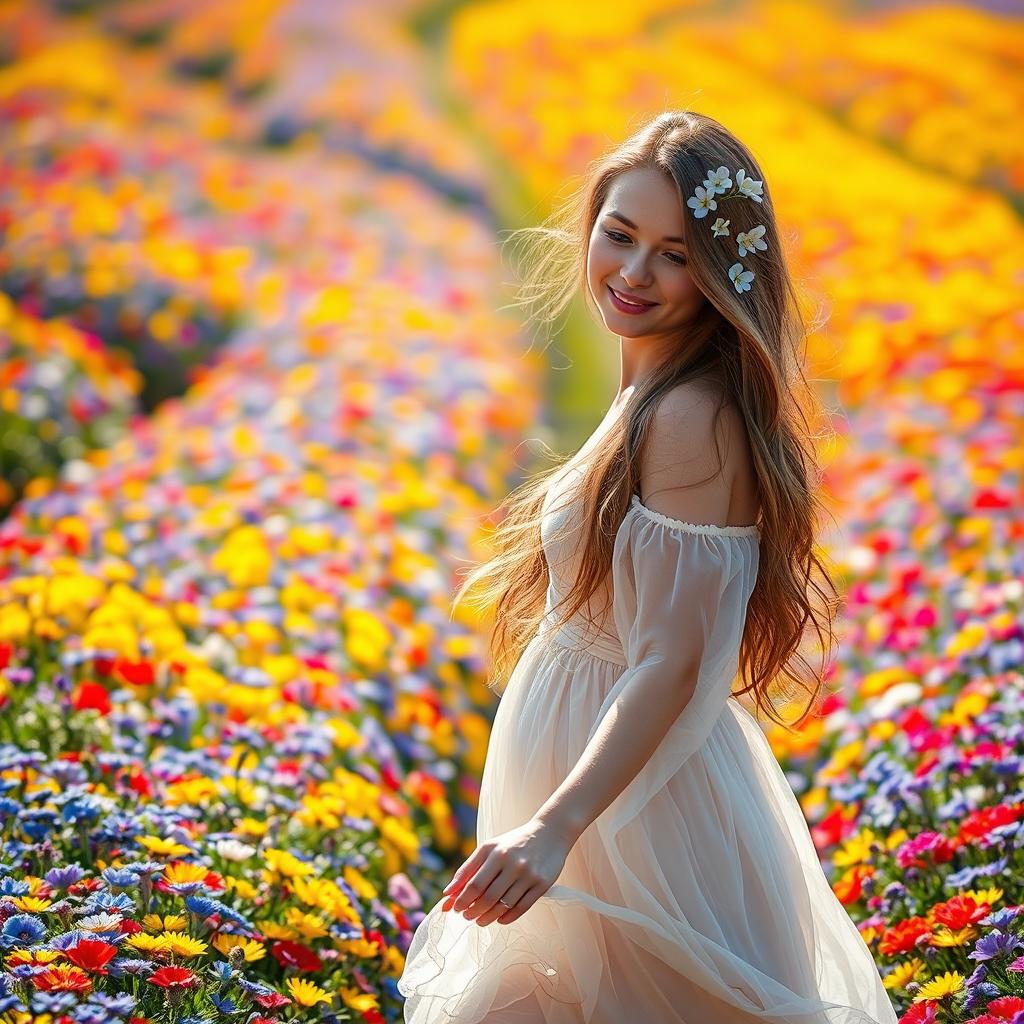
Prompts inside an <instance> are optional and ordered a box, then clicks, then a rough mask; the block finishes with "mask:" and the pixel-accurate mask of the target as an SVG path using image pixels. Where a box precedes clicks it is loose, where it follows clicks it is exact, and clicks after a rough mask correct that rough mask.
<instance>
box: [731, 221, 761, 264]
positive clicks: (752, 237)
mask: <svg viewBox="0 0 1024 1024" xmlns="http://www.w3.org/2000/svg"><path fill="white" fill-rule="evenodd" d="M764 230H765V228H764V225H763V224H758V225H757V227H756V228H751V229H750V230H749V231H741V232H740V233H739V234H738V235H737V236H736V241H737V243H738V244H739V247H740V255H741V256H746V255H747V253H748V252H753V251H754V250H755V249H767V248H768V243H767V242H766V241H765V240H764Z"/></svg>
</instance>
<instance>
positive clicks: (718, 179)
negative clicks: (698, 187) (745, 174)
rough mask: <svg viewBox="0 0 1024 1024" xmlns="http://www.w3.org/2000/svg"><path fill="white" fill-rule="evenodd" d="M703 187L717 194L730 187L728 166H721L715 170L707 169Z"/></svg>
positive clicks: (730, 180) (730, 179)
mask: <svg viewBox="0 0 1024 1024" xmlns="http://www.w3.org/2000/svg"><path fill="white" fill-rule="evenodd" d="M704 187H705V188H706V189H707V190H708V191H709V192H716V193H718V195H721V194H722V193H723V192H724V191H725V190H726V189H727V188H732V178H730V177H729V168H728V167H725V166H722V167H719V168H718V170H717V171H708V176H707V177H706V178H705V179H704Z"/></svg>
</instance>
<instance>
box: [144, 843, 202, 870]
mask: <svg viewBox="0 0 1024 1024" xmlns="http://www.w3.org/2000/svg"><path fill="white" fill-rule="evenodd" d="M135 842H137V843H138V844H139V846H142V847H144V848H145V849H146V850H147V851H148V852H149V853H151V854H153V856H154V857H185V856H187V855H188V854H190V853H191V852H192V851H191V850H190V849H189V848H188V847H187V846H182V844H181V843H179V842H178V841H177V840H176V839H161V838H160V837H159V836H136V837H135ZM203 873H204V874H205V871H204V872H203Z"/></svg>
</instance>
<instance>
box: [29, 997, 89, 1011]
mask: <svg viewBox="0 0 1024 1024" xmlns="http://www.w3.org/2000/svg"><path fill="white" fill-rule="evenodd" d="M77 1002H78V996H77V995H76V994H75V993H74V992H36V993H35V994H34V995H33V996H32V1012H33V1013H52V1014H60V1013H67V1012H68V1010H70V1009H71V1007H72V1006H74V1005H75V1004H76V1003H77Z"/></svg>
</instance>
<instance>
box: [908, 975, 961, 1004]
mask: <svg viewBox="0 0 1024 1024" xmlns="http://www.w3.org/2000/svg"><path fill="white" fill-rule="evenodd" d="M966 980H967V979H966V978H965V977H964V976H963V975H962V974H960V973H959V972H957V971H946V973H945V974H943V975H942V977H941V978H932V980H931V981H926V982H925V983H924V984H923V985H922V986H921V988H920V990H919V991H918V993H917V995H915V996H914V1002H915V1003H923V1002H924V1001H925V1000H926V999H943V998H945V997H946V996H951V995H956V993H957V992H959V991H960V990H961V989H962V988H963V987H964V982H965V981H966Z"/></svg>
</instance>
